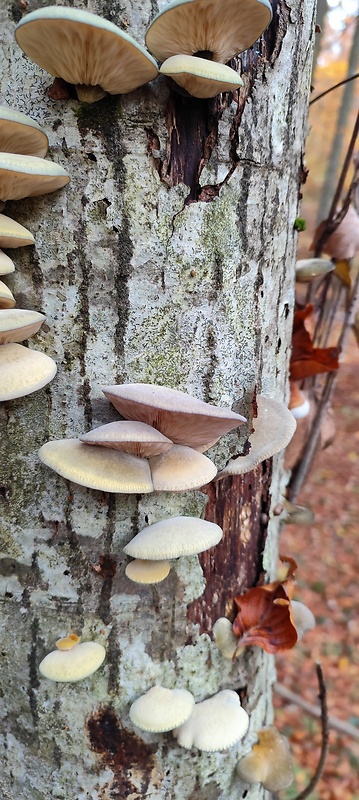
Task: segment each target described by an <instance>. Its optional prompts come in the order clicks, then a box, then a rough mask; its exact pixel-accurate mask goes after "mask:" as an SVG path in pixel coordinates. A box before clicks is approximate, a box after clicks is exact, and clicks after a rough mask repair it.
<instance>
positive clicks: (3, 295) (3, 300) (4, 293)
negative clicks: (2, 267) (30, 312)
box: [0, 281, 15, 330]
mask: <svg viewBox="0 0 359 800" xmlns="http://www.w3.org/2000/svg"><path fill="white" fill-rule="evenodd" d="M14 305H15V297H14V295H13V293H12V292H11V291H10V289H9V287H8V286H6V283H4V282H3V281H0V309H8V308H14ZM0 325H1V323H0ZM0 330H1V327H0Z"/></svg>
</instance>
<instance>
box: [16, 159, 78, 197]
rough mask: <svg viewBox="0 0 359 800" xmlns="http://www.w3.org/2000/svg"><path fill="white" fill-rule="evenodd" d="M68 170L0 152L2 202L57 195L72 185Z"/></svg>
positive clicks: (46, 162) (42, 160) (53, 163)
mask: <svg viewBox="0 0 359 800" xmlns="http://www.w3.org/2000/svg"><path fill="white" fill-rule="evenodd" d="M69 180H70V177H69V175H68V174H67V172H66V170H64V168H63V167H61V166H60V164H56V163H55V162H54V161H46V160H45V159H44V158H37V156H22V155H17V154H16V153H15V154H13V153H0V200H2V201H3V202H6V200H21V199H22V198H23V197H36V196H38V195H41V194H47V193H48V192H55V191H56V190H57V189H61V188H62V187H63V186H66V184H67V183H68V182H69Z"/></svg>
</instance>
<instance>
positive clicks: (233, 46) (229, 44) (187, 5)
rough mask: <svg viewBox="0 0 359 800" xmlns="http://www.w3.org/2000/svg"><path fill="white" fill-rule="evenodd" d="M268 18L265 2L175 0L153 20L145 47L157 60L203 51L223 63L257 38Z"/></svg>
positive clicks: (246, 47) (269, 8)
mask: <svg viewBox="0 0 359 800" xmlns="http://www.w3.org/2000/svg"><path fill="white" fill-rule="evenodd" d="M271 18H272V8H271V5H270V3H269V0H175V2H172V3H169V5H167V6H166V7H165V8H164V9H163V10H162V11H160V13H159V14H157V16H156V17H155V18H154V20H153V22H152V23H151V25H150V27H149V28H148V31H147V33H146V45H147V47H148V49H149V51H150V52H151V53H153V54H154V55H155V56H156V58H158V59H159V61H165V60H166V58H170V56H175V55H178V54H179V53H184V54H186V55H190V56H191V55H196V54H197V53H199V52H206V51H207V52H209V53H212V58H213V61H220V62H221V63H222V64H226V63H227V61H230V59H231V58H233V56H236V55H237V54H238V53H242V52H243V50H247V49H248V47H250V46H251V45H252V44H253V43H254V42H255V41H256V40H257V39H258V38H259V36H260V35H261V34H262V33H263V31H264V29H265V28H266V27H267V25H269V23H270V21H271Z"/></svg>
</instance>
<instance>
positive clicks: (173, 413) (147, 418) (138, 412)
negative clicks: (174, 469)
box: [103, 383, 246, 449]
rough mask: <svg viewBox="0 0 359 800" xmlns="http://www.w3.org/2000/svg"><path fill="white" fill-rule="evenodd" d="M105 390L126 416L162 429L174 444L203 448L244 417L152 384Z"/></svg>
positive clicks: (124, 385) (131, 384) (120, 386)
mask: <svg viewBox="0 0 359 800" xmlns="http://www.w3.org/2000/svg"><path fill="white" fill-rule="evenodd" d="M103 393H104V394H105V396H106V397H107V398H108V400H110V402H111V403H112V404H113V405H114V406H115V408H116V409H117V411H119V412H120V414H122V416H123V417H125V419H133V420H138V421H139V422H145V423H146V424H147V425H152V427H154V428H156V429H157V430H159V431H161V433H163V434H164V436H168V438H169V439H170V440H171V441H172V442H174V443H175V444H180V445H186V446H188V447H192V448H201V447H203V446H205V447H204V449H206V447H207V446H208V442H214V440H217V439H219V438H220V437H221V436H223V434H225V433H228V432H229V431H231V430H233V428H237V427H238V425H241V424H242V423H243V422H246V419H245V417H242V416H241V415H240V414H236V413H235V412H234V411H231V409H230V408H221V407H219V406H213V405H211V404H210V403H205V402H204V401H203V400H198V399H197V398H196V397H192V395H190V394H187V392H181V391H179V390H178V389H170V388H169V387H168V386H156V385H154V384H150V383H123V384H119V385H114V386H105V388H104V389H103Z"/></svg>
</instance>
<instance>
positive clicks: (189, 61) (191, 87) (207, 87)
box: [160, 55, 243, 99]
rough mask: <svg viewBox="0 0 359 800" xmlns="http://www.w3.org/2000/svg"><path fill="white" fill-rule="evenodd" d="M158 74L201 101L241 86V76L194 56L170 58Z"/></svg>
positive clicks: (228, 68) (216, 63) (232, 70)
mask: <svg viewBox="0 0 359 800" xmlns="http://www.w3.org/2000/svg"><path fill="white" fill-rule="evenodd" d="M160 73H161V74H162V75H167V76H168V77H170V78H173V80H174V81H175V82H176V83H178V85H179V86H182V88H183V89H186V91H187V92H188V93H189V94H191V95H192V96H193V97H198V98H201V99H204V98H207V97H215V96H216V95H217V94H220V93H221V92H230V91H233V90H234V89H238V87H239V86H243V81H242V78H241V76H240V75H239V74H238V72H235V70H234V69H231V67H227V66H226V65H225V64H219V63H218V62H216V61H209V60H208V59H207V58H198V57H196V56H187V55H185V56H184V55H178V56H171V58H167V59H166V61H164V63H163V64H162V66H161V68H160Z"/></svg>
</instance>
